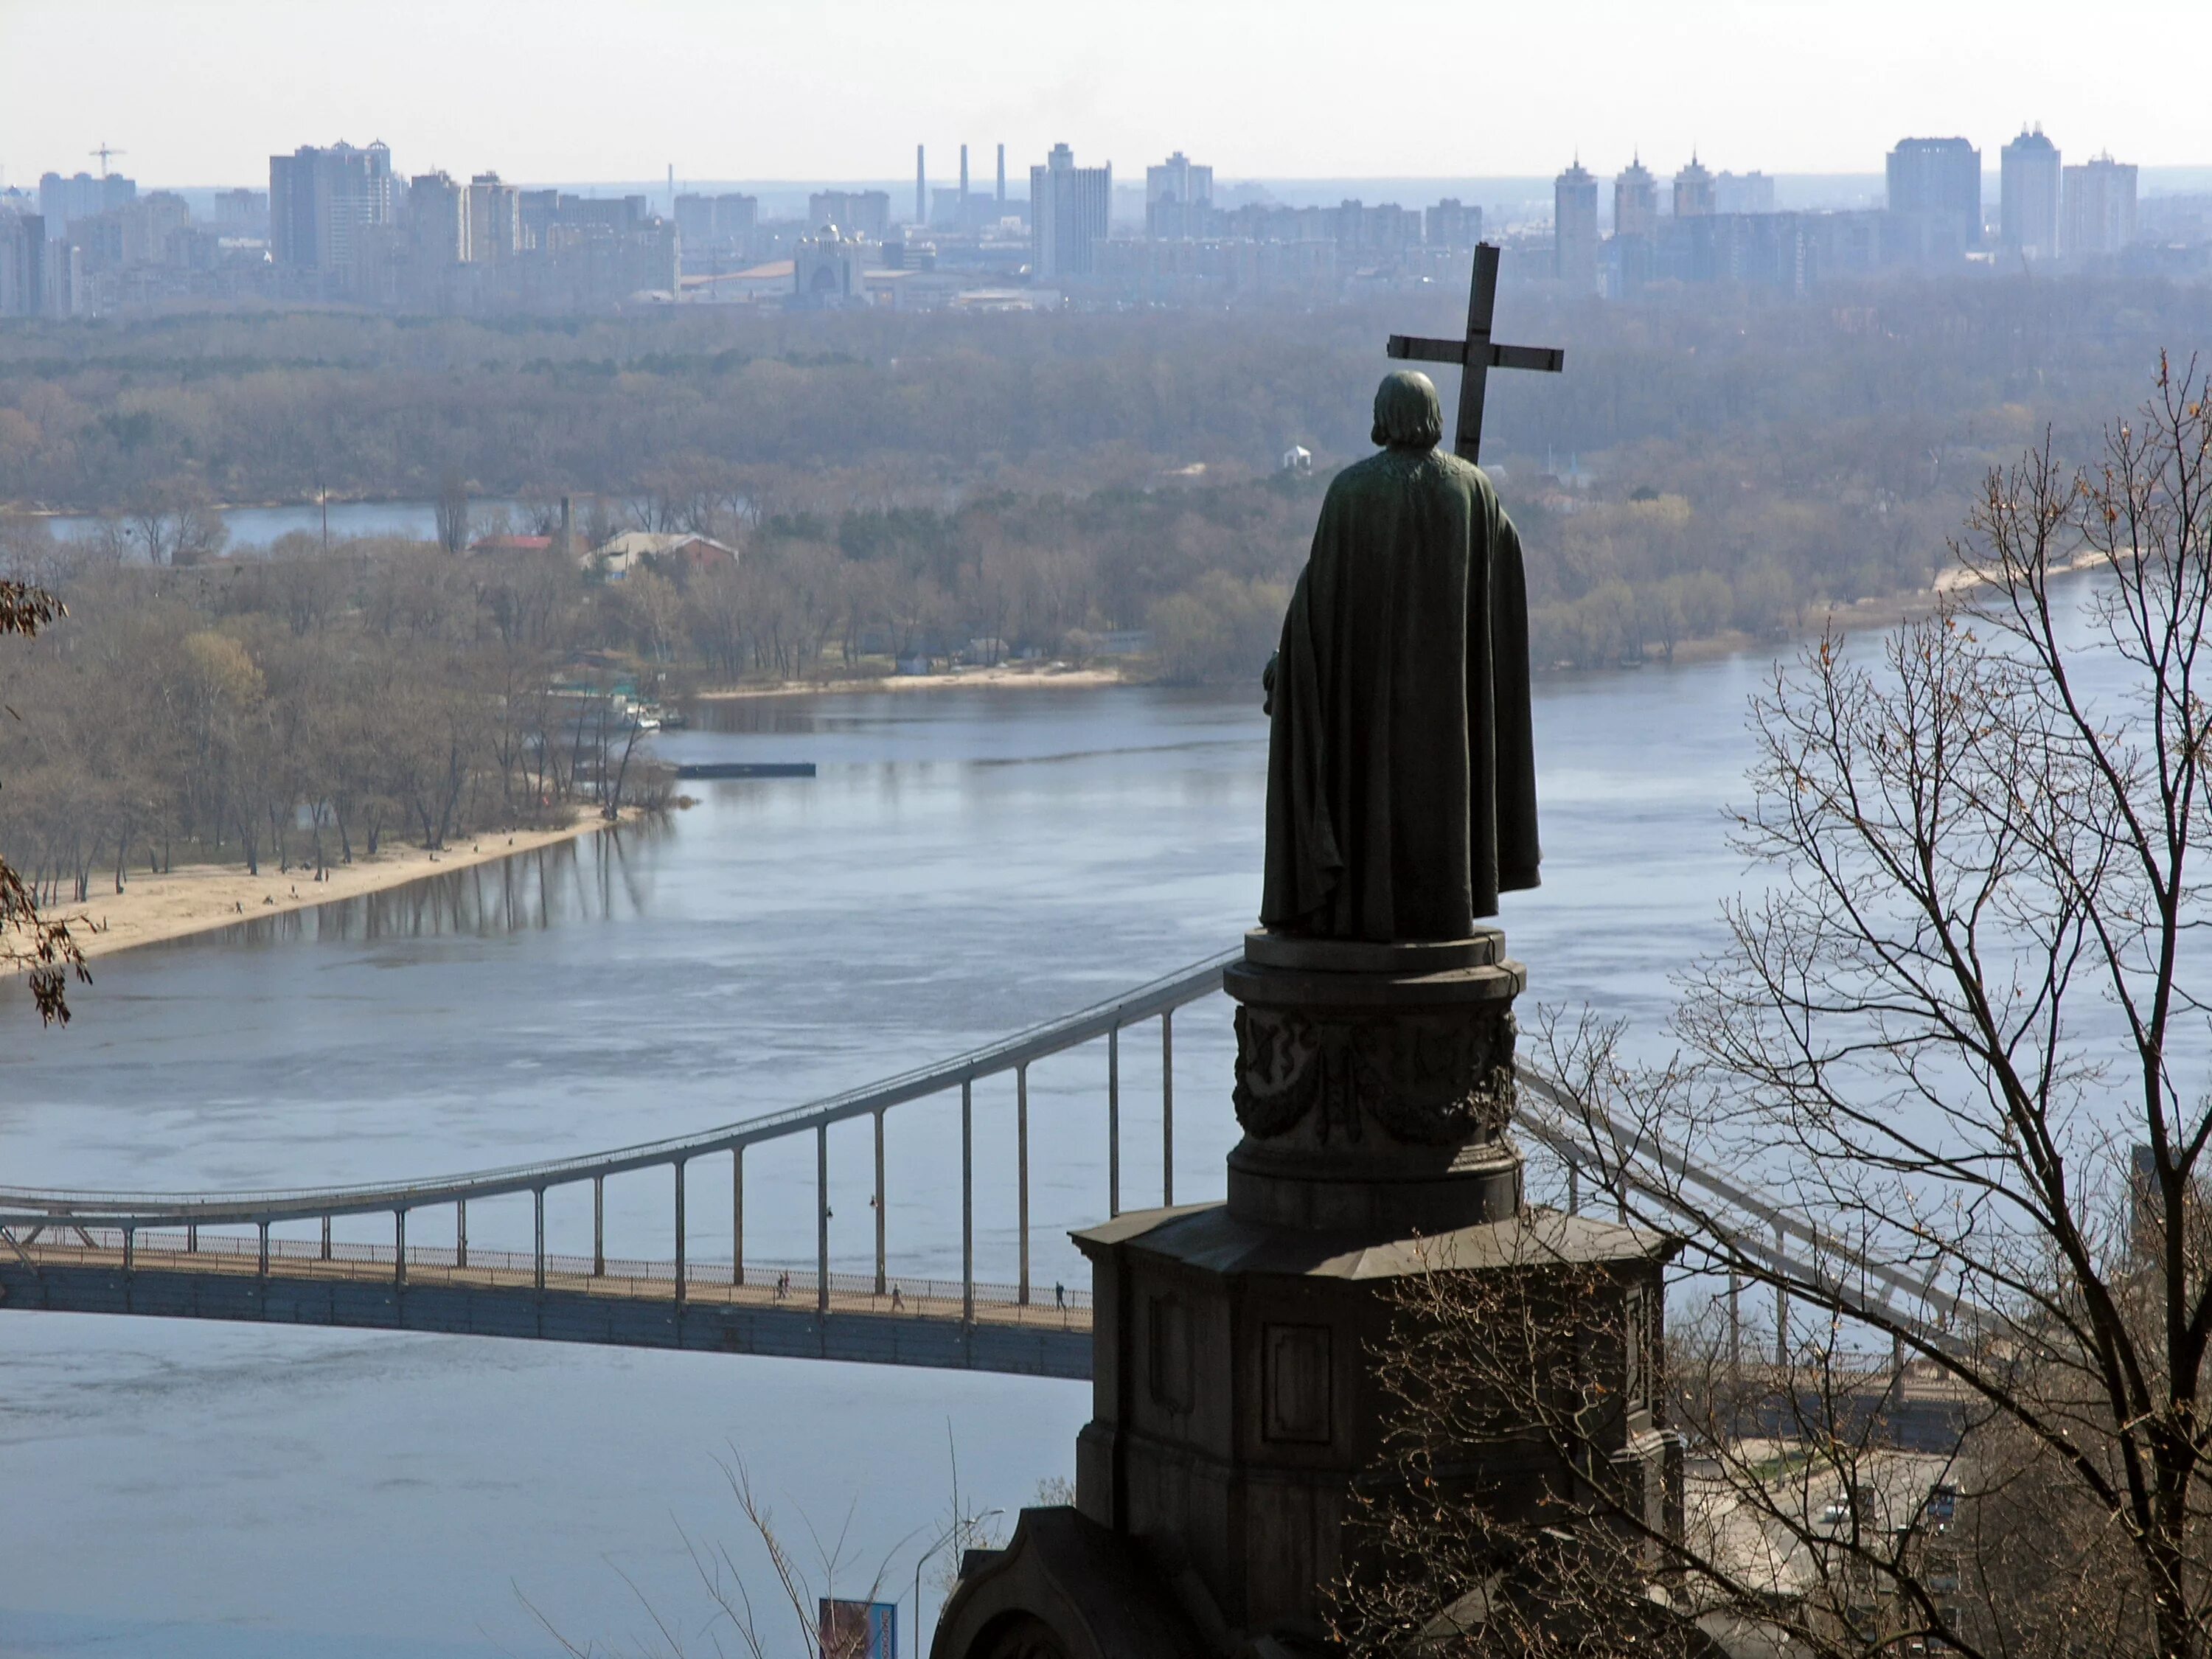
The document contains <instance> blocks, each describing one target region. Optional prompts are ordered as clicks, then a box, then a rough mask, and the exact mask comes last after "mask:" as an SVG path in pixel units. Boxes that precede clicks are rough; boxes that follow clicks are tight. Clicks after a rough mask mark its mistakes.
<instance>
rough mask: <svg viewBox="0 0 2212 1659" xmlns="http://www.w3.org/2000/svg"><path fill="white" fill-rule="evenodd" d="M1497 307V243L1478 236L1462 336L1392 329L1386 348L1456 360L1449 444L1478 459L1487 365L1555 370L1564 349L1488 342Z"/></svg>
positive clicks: (1417, 358) (1414, 356)
mask: <svg viewBox="0 0 2212 1659" xmlns="http://www.w3.org/2000/svg"><path fill="white" fill-rule="evenodd" d="M1497 309H1498V249H1497V248H1496V247H1495V246H1492V244H1490V243H1488V242H1478V243H1477V244H1476V245H1475V249H1474V280H1473V281H1472V282H1470V283H1468V294H1467V338H1466V339H1464V340H1425V339H1422V338H1420V337H1419V336H1417V335H1410V334H1393V335H1392V336H1391V337H1390V344H1389V353H1390V355H1391V356H1393V357H1403V358H1407V359H1409V360H1411V361H1412V362H1417V363H1457V364H1458V365H1459V366H1460V368H1461V370H1462V373H1461V374H1460V379H1459V436H1458V439H1457V441H1455V443H1454V444H1453V446H1452V447H1453V448H1454V449H1455V450H1456V451H1457V452H1458V453H1459V457H1460V459H1462V460H1465V461H1475V460H1480V459H1482V394H1483V392H1484V391H1485V389H1486V386H1487V385H1488V383H1489V380H1490V371H1491V370H1492V369H1493V368H1533V369H1535V370H1538V371H1539V372H1541V373H1542V374H1558V373H1559V371H1560V370H1561V369H1562V368H1565V367H1566V362H1567V354H1566V353H1565V351H1562V350H1559V349H1556V348H1554V347H1552V346H1510V345H1492V343H1490V319H1491V316H1492V313H1494V312H1495V311H1496V310H1497Z"/></svg>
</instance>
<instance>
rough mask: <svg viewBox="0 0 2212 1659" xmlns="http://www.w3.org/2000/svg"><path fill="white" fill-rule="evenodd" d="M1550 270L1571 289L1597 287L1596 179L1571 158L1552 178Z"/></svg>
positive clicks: (1590, 290)
mask: <svg viewBox="0 0 2212 1659" xmlns="http://www.w3.org/2000/svg"><path fill="white" fill-rule="evenodd" d="M1552 228H1553V242H1552V274H1553V276H1556V277H1558V278H1559V281H1560V282H1561V283H1565V285H1566V287H1567V289H1568V290H1569V292H1571V293H1574V294H1583V295H1587V294H1591V293H1594V292H1595V291H1596V289H1597V179H1596V178H1595V175H1594V174H1592V173H1591V172H1590V171H1589V168H1587V167H1584V166H1583V164H1582V158H1581V157H1580V156H1577V157H1576V158H1575V161H1574V164H1573V165H1572V166H1571V167H1568V169H1567V170H1566V171H1565V173H1561V174H1560V175H1559V177H1558V178H1557V179H1553V181H1552Z"/></svg>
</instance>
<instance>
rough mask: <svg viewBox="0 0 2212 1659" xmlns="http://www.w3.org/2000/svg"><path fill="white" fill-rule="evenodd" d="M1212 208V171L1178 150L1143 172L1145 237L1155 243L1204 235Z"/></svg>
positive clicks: (1184, 239) (1185, 239)
mask: <svg viewBox="0 0 2212 1659" xmlns="http://www.w3.org/2000/svg"><path fill="white" fill-rule="evenodd" d="M1212 209H1213V169H1212V167H1201V166H1200V165H1199V164H1198V163H1197V162H1195V161H1192V160H1191V159H1190V158H1189V157H1188V155H1184V154H1183V153H1182V151H1181V150H1177V151H1176V153H1175V154H1174V155H1170V156H1169V157H1168V159H1167V160H1166V161H1163V162H1161V163H1160V164H1159V165H1158V167H1146V169H1145V234H1146V235H1147V236H1150V237H1152V238H1153V239H1154V240H1158V241H1187V240H1190V239H1191V238H1193V237H1198V236H1203V235H1205V234H1206V215H1207V214H1208V213H1210V212H1211V211H1212Z"/></svg>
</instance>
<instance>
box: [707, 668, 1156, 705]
mask: <svg viewBox="0 0 2212 1659" xmlns="http://www.w3.org/2000/svg"><path fill="white" fill-rule="evenodd" d="M1130 683H1131V682H1130V678H1129V677H1128V676H1127V674H1124V673H1123V672H1122V671H1121V670H1120V669H1118V668H1054V667H1048V666H1041V665H1036V664H1034V663H1002V664H1000V665H999V666H998V667H996V668H963V669H958V670H956V671H954V672H952V673H950V674H883V675H878V676H877V677H876V678H873V679H865V680H785V681H783V682H782V683H781V684H775V685H732V686H724V687H722V688H721V689H720V690H714V691H695V692H693V693H691V694H690V695H692V696H696V697H698V698H700V699H701V700H702V701H704V702H729V701H732V700H734V699H736V698H739V697H803V696H818V695H821V694H823V693H826V692H836V691H942V690H948V689H950V688H953V687H973V686H978V685H987V686H994V687H1003V686H1022V687H1035V688H1036V689H1039V690H1062V691H1075V690H1095V689H1096V688H1097V687H1099V686H1102V685H1127V684H1130Z"/></svg>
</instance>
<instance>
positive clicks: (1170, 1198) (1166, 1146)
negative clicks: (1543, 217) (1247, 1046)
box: [1160, 1008, 1175, 1209]
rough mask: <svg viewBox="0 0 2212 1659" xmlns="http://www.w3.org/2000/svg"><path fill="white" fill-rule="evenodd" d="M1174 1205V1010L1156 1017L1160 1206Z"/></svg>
mask: <svg viewBox="0 0 2212 1659" xmlns="http://www.w3.org/2000/svg"><path fill="white" fill-rule="evenodd" d="M1174 1202H1175V1010H1173V1009H1172V1008H1170V1009H1169V1010H1167V1011H1166V1012H1164V1013H1162V1014H1161V1015H1160V1206H1161V1207H1162V1208H1163V1209H1164V1208H1167V1207H1168V1206H1171V1205H1173V1204H1174Z"/></svg>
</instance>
